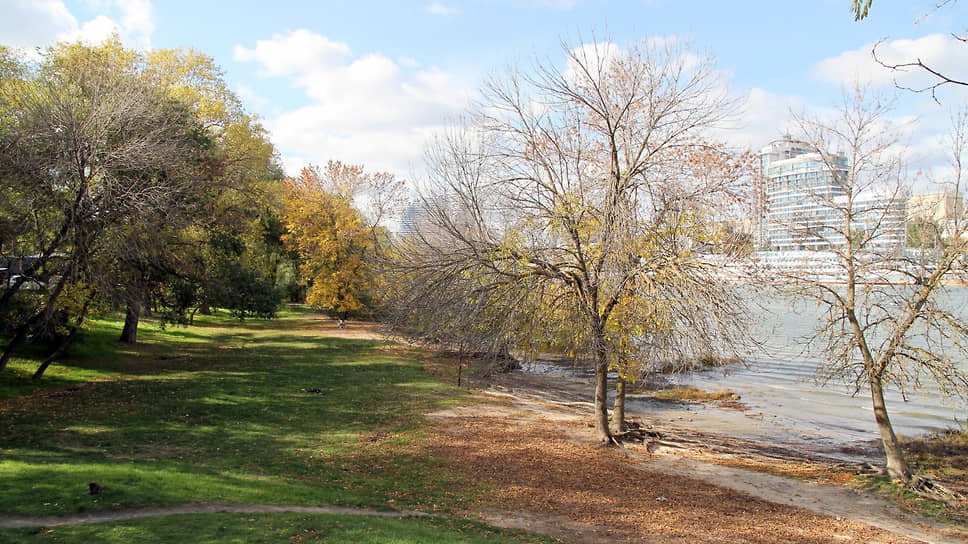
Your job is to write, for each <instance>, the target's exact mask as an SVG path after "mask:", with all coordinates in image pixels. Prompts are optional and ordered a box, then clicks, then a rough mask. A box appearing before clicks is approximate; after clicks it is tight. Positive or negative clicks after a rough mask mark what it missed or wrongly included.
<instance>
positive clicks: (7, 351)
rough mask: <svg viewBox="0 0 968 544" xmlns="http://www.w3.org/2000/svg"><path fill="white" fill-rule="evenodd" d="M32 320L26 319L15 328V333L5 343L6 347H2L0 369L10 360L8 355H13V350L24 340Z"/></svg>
mask: <svg viewBox="0 0 968 544" xmlns="http://www.w3.org/2000/svg"><path fill="white" fill-rule="evenodd" d="M32 322H33V321H32V320H31V321H28V322H27V323H24V324H23V325H21V326H20V327H18V328H17V333H16V334H15V335H14V337H13V338H11V339H10V342H9V343H7V347H5V348H3V355H0V371H2V370H3V369H5V368H7V363H9V362H10V356H11V355H13V350H14V349H16V348H17V347H18V346H20V344H22V343H23V341H24V340H26V339H27V333H28V332H30V325H31V323H32Z"/></svg>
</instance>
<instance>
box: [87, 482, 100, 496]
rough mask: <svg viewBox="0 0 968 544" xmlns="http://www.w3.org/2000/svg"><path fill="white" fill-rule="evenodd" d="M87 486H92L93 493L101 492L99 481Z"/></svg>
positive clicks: (91, 491) (91, 492)
mask: <svg viewBox="0 0 968 544" xmlns="http://www.w3.org/2000/svg"><path fill="white" fill-rule="evenodd" d="M87 487H88V488H90V494H91V495H98V494H100V493H101V485H100V484H98V483H97V482H91V483H89V484H87Z"/></svg>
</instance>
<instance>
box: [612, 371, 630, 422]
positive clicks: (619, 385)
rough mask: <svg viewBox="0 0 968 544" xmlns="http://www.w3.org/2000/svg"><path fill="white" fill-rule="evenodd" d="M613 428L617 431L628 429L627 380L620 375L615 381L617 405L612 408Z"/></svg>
mask: <svg viewBox="0 0 968 544" xmlns="http://www.w3.org/2000/svg"><path fill="white" fill-rule="evenodd" d="M612 428H613V429H615V432H617V433H624V432H625V431H627V430H628V428H627V427H626V426H625V380H623V379H622V377H621V376H619V378H618V381H616V382H615V407H614V408H613V409H612Z"/></svg>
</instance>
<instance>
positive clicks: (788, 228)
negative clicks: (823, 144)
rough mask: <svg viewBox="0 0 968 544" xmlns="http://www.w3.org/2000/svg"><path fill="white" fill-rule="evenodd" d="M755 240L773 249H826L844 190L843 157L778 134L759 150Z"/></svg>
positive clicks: (762, 245) (762, 246) (844, 162)
mask: <svg viewBox="0 0 968 544" xmlns="http://www.w3.org/2000/svg"><path fill="white" fill-rule="evenodd" d="M758 166H759V171H760V176H761V188H760V191H758V193H759V202H757V206H758V208H759V211H758V216H759V223H760V224H759V228H758V229H757V230H758V236H757V240H756V242H757V245H759V246H760V247H761V248H763V249H769V250H772V251H790V250H826V249H831V243H832V242H833V240H832V239H833V238H834V236H833V235H834V231H833V227H834V225H836V223H835V221H836V212H835V210H832V209H831V207H830V203H831V202H833V200H834V199H836V198H837V197H839V196H843V195H845V194H846V191H845V190H844V185H843V183H842V181H841V180H842V179H843V178H844V176H846V174H847V168H848V165H847V157H846V156H844V155H835V156H832V157H829V158H828V159H827V161H824V158H823V157H822V156H821V155H820V153H819V151H818V150H817V149H816V148H815V147H813V146H811V145H810V144H808V143H806V142H801V141H797V140H792V139H789V138H787V139H782V140H776V141H773V142H771V143H770V144H769V145H767V146H766V147H764V148H763V149H761V150H760V153H759V165H758Z"/></svg>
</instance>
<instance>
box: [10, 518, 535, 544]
mask: <svg viewBox="0 0 968 544" xmlns="http://www.w3.org/2000/svg"><path fill="white" fill-rule="evenodd" d="M4 536H7V537H10V540H9V542H18V543H33V542H37V543H54V542H57V543H75V542H76V543H83V544H87V543H91V542H98V543H118V544H127V543H130V542H139V543H173V544H175V543H177V544H181V543H184V542H192V543H200V544H204V543H224V542H233V543H234V542H238V543H251V542H292V543H310V542H326V543H327V544H343V543H345V544H370V543H372V544H385V543H396V544H418V543H420V544H422V543H427V542H448V543H457V544H477V543H481V544H483V543H493V542H507V543H526V542H533V543H540V542H550V541H549V540H547V539H543V538H540V537H535V536H528V535H527V534H525V533H522V532H520V531H510V530H503V529H495V528H493V527H488V526H485V525H482V524H480V523H475V522H471V521H464V520H448V519H443V518H400V519H380V520H374V519H373V518H367V517H360V516H326V515H306V514H208V515H183V516H178V517H177V523H172V521H171V520H168V519H165V518H147V519H141V520H134V521H126V522H120V523H115V524H111V525H109V526H105V525H100V524H98V525H81V526H75V527H54V528H51V529H44V530H37V529H26V530H18V531H9V532H7V533H6V535H5V534H4V533H3V532H0V542H8V541H5V540H3V538H4Z"/></svg>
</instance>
